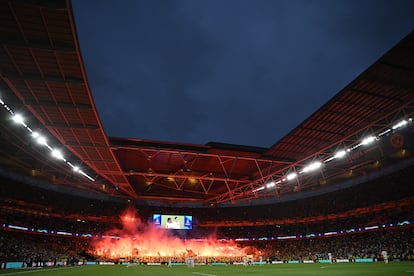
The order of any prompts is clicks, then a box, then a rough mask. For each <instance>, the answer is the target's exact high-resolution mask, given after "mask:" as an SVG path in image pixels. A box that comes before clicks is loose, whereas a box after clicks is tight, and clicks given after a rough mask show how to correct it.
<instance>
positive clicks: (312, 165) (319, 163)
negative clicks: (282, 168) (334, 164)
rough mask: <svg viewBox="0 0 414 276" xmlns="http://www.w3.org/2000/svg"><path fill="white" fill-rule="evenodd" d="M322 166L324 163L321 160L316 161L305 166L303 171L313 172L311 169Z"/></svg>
mask: <svg viewBox="0 0 414 276" xmlns="http://www.w3.org/2000/svg"><path fill="white" fill-rule="evenodd" d="M321 166H322V163H321V162H319V161H316V162H313V163H311V164H309V165H308V166H306V167H305V168H303V172H311V171H314V170H317V169H319V168H320V167H321Z"/></svg>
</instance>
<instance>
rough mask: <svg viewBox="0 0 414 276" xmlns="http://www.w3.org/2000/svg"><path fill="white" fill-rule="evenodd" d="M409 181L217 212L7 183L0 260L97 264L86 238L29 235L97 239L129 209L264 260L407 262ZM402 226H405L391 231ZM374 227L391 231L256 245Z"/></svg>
mask: <svg viewBox="0 0 414 276" xmlns="http://www.w3.org/2000/svg"><path fill="white" fill-rule="evenodd" d="M413 177H414V170H412V167H409V168H406V169H403V170H400V171H398V172H395V173H392V174H390V175H387V176H383V177H380V178H378V179H375V180H370V181H368V182H366V183H363V184H359V185H355V186H352V187H349V188H346V189H342V190H340V191H333V192H330V193H326V194H321V195H318V196H313V197H310V198H303V199H300V200H292V201H288V202H280V203H274V204H268V205H258V206H244V207H243V206H241V207H225V208H214V207H213V208H209V207H207V208H176V207H173V206H168V207H163V206H157V207H154V206H140V205H134V204H133V203H128V202H124V201H104V200H102V199H93V198H87V197H80V196H77V195H69V194H62V193H58V192H56V191H46V190H43V189H41V188H38V187H33V186H27V185H25V184H22V183H9V184H8V185H7V184H6V185H3V186H2V187H3V188H2V189H1V190H0V192H1V193H0V195H1V209H2V211H1V213H0V223H1V224H2V225H3V228H2V230H1V231H0V246H1V248H2V250H1V252H0V261H1V262H2V263H4V262H7V261H21V262H25V263H26V264H27V265H28V266H29V265H33V264H44V263H45V262H53V263H57V262H58V261H59V260H66V261H65V263H66V264H68V263H75V260H99V259H100V258H102V256H96V255H94V251H93V248H91V245H90V241H91V240H90V239H91V237H80V236H79V237H75V236H57V235H54V234H53V233H50V232H48V234H45V233H43V232H42V231H40V232H39V231H37V230H44V229H49V230H54V231H55V233H56V231H65V232H69V233H79V234H80V233H91V234H93V235H95V234H103V233H106V232H107V231H108V230H110V229H120V228H121V227H122V225H121V223H120V219H119V216H120V214H121V213H122V211H123V210H124V209H125V208H127V207H131V206H132V207H134V208H135V209H136V210H137V215H138V216H139V217H140V218H141V219H142V221H144V222H148V223H151V221H150V218H151V217H152V214H153V213H170V214H171V213H176V214H187V215H192V216H193V217H194V220H193V222H194V225H193V230H190V231H188V230H187V231H186V230H179V231H181V232H180V234H183V233H184V234H183V235H182V236H181V237H183V238H188V239H190V238H202V237H206V236H211V234H212V233H214V235H215V237H216V238H218V239H233V240H236V239H239V238H248V239H246V240H243V241H239V245H240V246H241V247H245V246H251V247H255V248H257V249H258V250H260V252H261V256H262V258H263V259H264V260H275V259H279V260H284V261H287V260H317V259H321V258H327V257H326V256H327V255H328V253H331V254H332V255H333V256H334V258H337V259H354V258H375V259H379V258H380V252H381V251H382V250H386V251H387V252H389V255H390V258H391V259H400V260H413V255H414V253H413V245H414V231H413V228H411V226H412V225H413V224H412V222H413V220H414V216H413V214H414V212H413V211H414V186H413V185H411V179H412V178H413ZM1 181H2V182H7V181H10V180H7V179H1ZM22 191H24V192H22ZM405 221H408V223H406V224H404V225H399V223H400V222H405ZM11 224H12V225H18V226H23V227H27V228H28V229H34V230H36V231H33V232H30V231H27V232H21V231H16V229H12V228H10V227H9V228H7V227H6V225H11ZM381 224H392V225H394V226H396V225H399V226H398V227H388V228H386V229H377V230H381V231H363V232H359V233H347V234H344V235H337V236H336V235H334V236H330V237H323V238H322V237H319V238H316V237H307V238H301V239H288V240H277V239H276V240H274V239H264V240H261V239H260V238H263V237H267V238H270V237H280V236H290V235H304V234H310V233H323V232H326V231H339V230H350V229H352V228H358V227H365V226H372V225H381ZM6 230H7V231H6ZM11 230H14V231H11ZM351 232H352V231H351ZM172 233H173V232H172ZM252 239H255V240H254V241H252ZM132 255H133V254H132V253H131V256H129V258H130V259H131V258H132V257H134V258H135V259H136V260H140V261H141V262H145V261H148V260H150V261H157V260H158V261H159V262H163V261H165V260H164V259H162V256H151V257H148V256H132ZM202 257H203V258H204V259H203V258H201V256H200V258H198V259H197V260H196V261H201V260H204V261H205V260H206V258H207V259H208V256H202ZM137 258H138V259H137ZM139 258H141V259H139ZM149 258H150V259H149ZM181 258H183V257H181ZM214 261H223V262H233V261H237V260H230V259H226V258H225V257H224V256H223V257H216V259H215V260H214ZM59 263H63V262H60V261H59Z"/></svg>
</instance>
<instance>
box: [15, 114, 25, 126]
mask: <svg viewBox="0 0 414 276" xmlns="http://www.w3.org/2000/svg"><path fill="white" fill-rule="evenodd" d="M13 121H15V122H16V123H18V124H21V125H25V123H24V119H23V117H22V115H20V114H15V115H14V116H13Z"/></svg>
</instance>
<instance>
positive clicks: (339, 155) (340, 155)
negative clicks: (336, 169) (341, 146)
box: [334, 150, 346, 158]
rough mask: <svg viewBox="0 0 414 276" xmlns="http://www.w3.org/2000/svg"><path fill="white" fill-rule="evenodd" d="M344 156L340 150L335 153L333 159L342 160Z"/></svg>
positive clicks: (343, 152)
mask: <svg viewBox="0 0 414 276" xmlns="http://www.w3.org/2000/svg"><path fill="white" fill-rule="evenodd" d="M345 155H346V151H344V150H340V151H338V152H337V153H335V155H334V157H335V158H342V157H344V156H345Z"/></svg>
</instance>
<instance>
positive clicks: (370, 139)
mask: <svg viewBox="0 0 414 276" xmlns="http://www.w3.org/2000/svg"><path fill="white" fill-rule="evenodd" d="M375 139H376V138H375V136H369V137H367V138H365V139H363V140H362V141H361V145H368V144H371V143H372V142H374V141H375Z"/></svg>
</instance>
